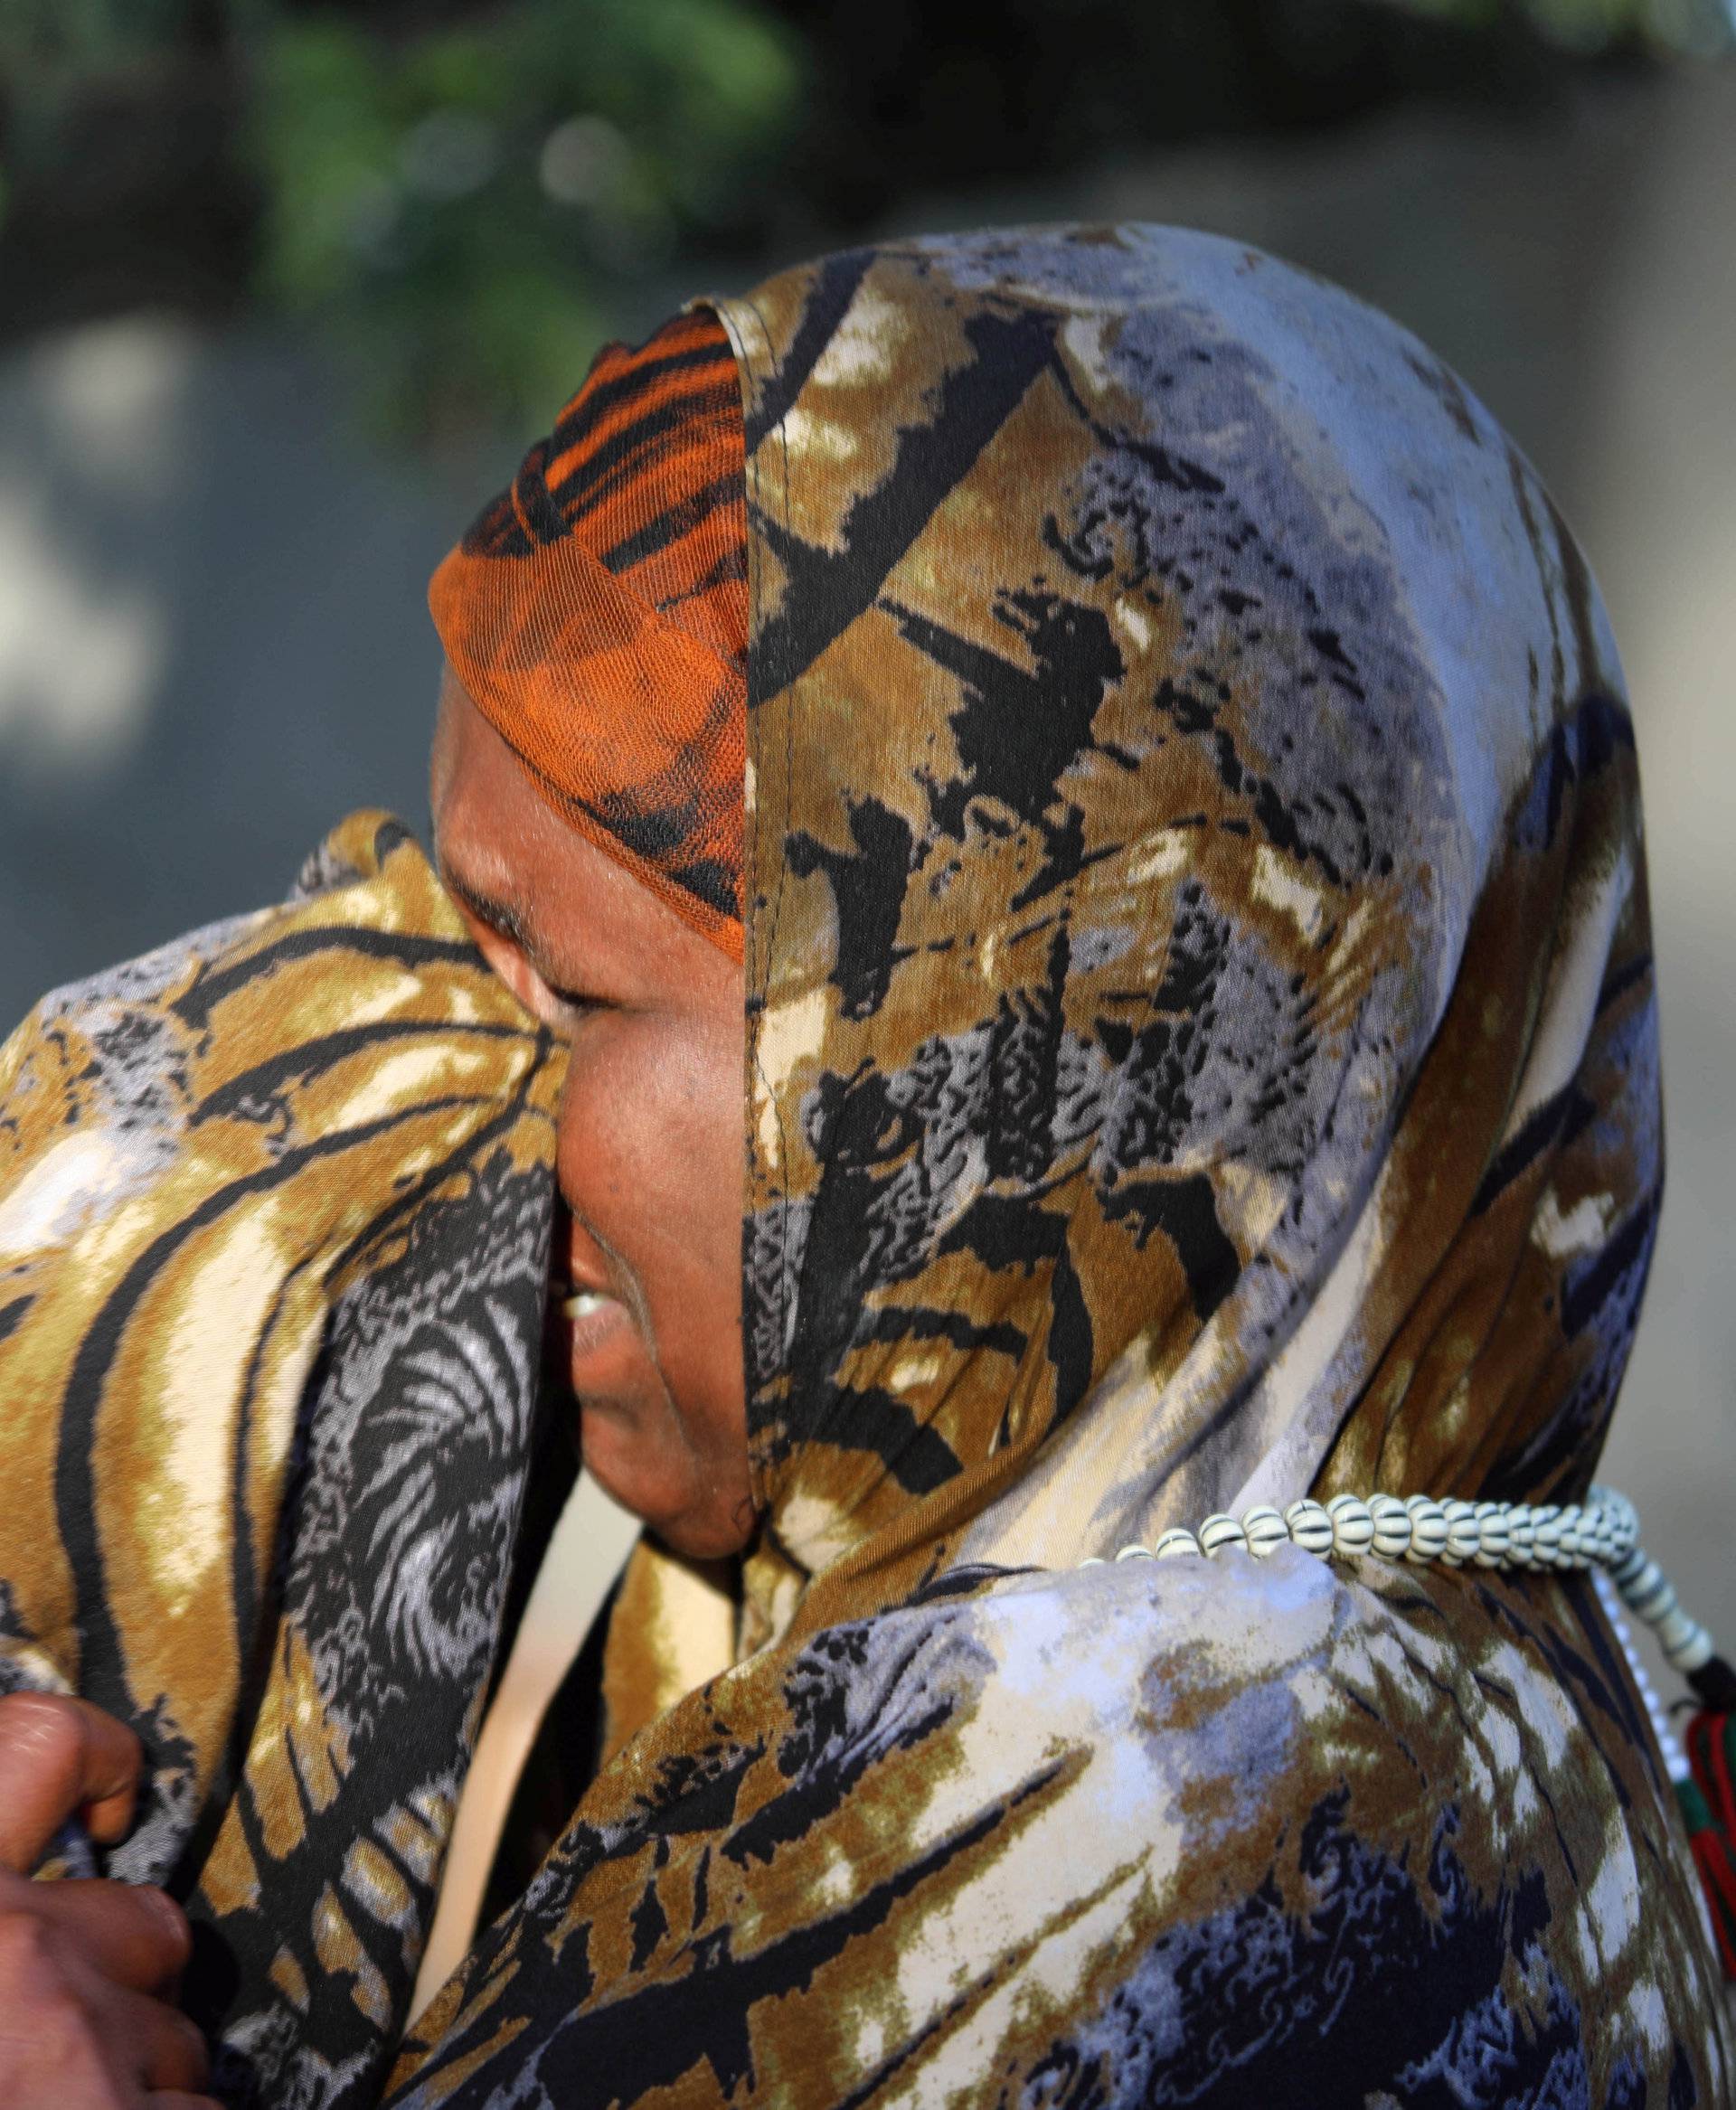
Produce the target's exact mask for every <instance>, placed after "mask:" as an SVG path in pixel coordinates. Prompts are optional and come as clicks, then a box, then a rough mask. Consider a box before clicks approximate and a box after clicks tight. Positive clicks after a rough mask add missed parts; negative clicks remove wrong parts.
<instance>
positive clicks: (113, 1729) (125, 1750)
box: [0, 1692, 142, 1876]
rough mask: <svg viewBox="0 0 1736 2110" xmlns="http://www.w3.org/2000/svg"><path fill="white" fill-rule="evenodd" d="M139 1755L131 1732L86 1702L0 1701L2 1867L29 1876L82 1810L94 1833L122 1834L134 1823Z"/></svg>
mask: <svg viewBox="0 0 1736 2110" xmlns="http://www.w3.org/2000/svg"><path fill="white" fill-rule="evenodd" d="M141 1757H142V1754H141V1752H140V1750H139V1745H138V1738H137V1737H136V1736H134V1734H133V1732H132V1731H131V1729H127V1727H126V1725H125V1724H124V1723H121V1722H118V1721H117V1720H116V1719H114V1717H113V1716H112V1715H109V1714H104V1713H103V1712H102V1710H101V1709H100V1708H96V1707H92V1706H91V1705H90V1701H89V1700H68V1699H62V1698H61V1697H60V1696H58V1695H56V1694H53V1693H48V1692H13V1693H9V1694H7V1695H6V1697H5V1699H0V1868H3V1869H10V1870H13V1872H14V1874H16V1875H21V1876H27V1875H29V1874H30V1872H31V1870H33V1868H34V1867H35V1866H36V1864H37V1862H38V1861H39V1860H42V1855H43V1854H44V1853H45V1852H46V1851H47V1850H48V1846H49V1843H50V1842H51V1841H52V1839H53V1837H54V1834H55V1833H56V1832H58V1831H59V1830H60V1828H61V1825H62V1824H64V1823H65V1822H66V1821H67V1819H68V1818H69V1817H71V1816H72V1815H73V1814H74V1813H76V1812H78V1811H83V1813H84V1816H85V1822H86V1823H88V1824H89V1826H90V1831H91V1833H92V1834H93V1836H94V1837H96V1838H98V1839H102V1840H111V1839H118V1838H119V1837H120V1836H121V1835H122V1833H123V1832H125V1831H126V1829H127V1825H128V1823H130V1822H131V1821H132V1814H133V1800H134V1795H135V1794H136V1791H137V1783H138V1769H139V1765H140V1761H141Z"/></svg>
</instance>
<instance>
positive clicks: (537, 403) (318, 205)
mask: <svg viewBox="0 0 1736 2110" xmlns="http://www.w3.org/2000/svg"><path fill="white" fill-rule="evenodd" d="M250 68H251V71H252V76H253V83H254V92H253V94H252V95H251V97H250V102H249V114H248V125H247V135H246V137H247V140H248V144H249V148H250V158H251V160H252V163H253V165H254V166H255V167H256V168H257V169H258V170H259V172H260V174H261V176H262V179H263V189H264V217H263V222H262V229H261V232H262V243H261V249H260V259H259V261H260V272H261V283H262V286H263V288H264V290H265V291H266V292H267V294H268V295H269V297H272V298H274V299H275V300H277V301H278V302H279V303H281V304H282V305H284V306H288V307H289V308H291V309H293V310H296V311H300V312H308V311H312V312H316V313H318V314H320V315H322V316H327V317H329V318H331V319H332V320H333V321H334V322H335V324H336V325H338V326H339V328H340V329H341V330H342V332H343V333H344V336H345V338H346V339H347V340H348V341H349V342H350V343H351V344H353V345H354V348H355V350H356V351H357V353H359V354H360V362H359V363H360V366H361V370H362V371H363V372H365V373H368V374H373V375H375V376H377V377H380V379H379V384H378V385H376V387H375V388H374V391H373V395H374V400H375V403H376V407H377V408H378V410H380V412H381V413H382V416H383V417H385V418H386V419H387V420H388V421H389V422H391V423H392V425H394V426H396V427H398V428H399V429H414V430H420V429H428V428H429V427H430V426H432V427H433V428H435V429H439V428H440V427H442V426H446V425H451V424H457V425H458V426H465V425H468V424H470V423H473V422H475V420H476V419H477V417H478V416H484V417H487V418H489V419H499V418H503V417H504V418H506V419H511V420H512V421H514V422H519V421H522V419H523V418H524V416H525V415H533V414H542V415H546V414H547V412H548V410H549V409H550V408H551V406H552V404H553V403H554V402H556V401H558V400H560V398H561V396H562V395H564V394H567V393H570V392H571V390H572V388H573V387H574V386H575V385H576V383H577V381H578V379H579V373H580V367H581V362H582V357H583V356H585V355H588V353H589V351H590V348H591V347H592V346H594V345H595V344H596V343H597V341H598V339H599V336H601V335H602V334H603V333H604V331H605V330H606V328H607V327H608V326H609V325H610V322H611V319H612V317H613V316H614V314H615V313H616V312H617V311H618V307H619V306H620V304H621V297H622V295H623V293H624V291H625V290H626V289H627V287H630V286H631V284H632V282H633V281H635V280H636V279H638V278H644V277H645V276H646V275H647V274H650V273H656V272H658V271H662V270H665V269H666V268H668V267H669V265H670V264H671V262H672V261H673V260H674V259H675V257H676V256H677V255H678V254H680V253H682V252H684V251H688V250H692V249H693V248H694V247H697V246H705V245H708V243H715V242H718V241H725V240H728V239H729V238H730V237H731V235H732V234H735V233H737V232H738V231H740V229H741V225H742V223H743V219H744V216H746V217H747V219H748V223H749V224H751V215H752V208H753V205H754V203H755V202H756V193H757V192H759V191H760V189H761V188H762V187H763V186H764V185H765V184H767V183H769V181H770V180H771V179H772V177H773V174H774V172H775V170H776V168H777V165H778V160H779V157H780V155H781V154H782V152H783V151H784V149H785V147H786V146H787V143H788V136H789V132H790V129H791V126H792V121H793V118H794V115H795V112H796V107H797V94H798V90H799V87H800V82H801V64H800V49H799V45H798V44H797V40H796V39H795V38H794V37H793V36H792V35H791V34H790V33H788V31H787V30H785V29H784V28H783V27H782V25H781V24H778V23H776V22H775V21H773V20H772V19H770V18H769V17H767V16H765V15H763V14H760V13H758V12H756V11H755V10H754V9H753V8H752V7H750V6H749V5H743V4H742V0H660V4H659V5H632V4H630V0H629V4H627V5H621V4H620V0H569V4H566V5H560V6H550V5H542V4H538V0H519V4H518V5H511V6H504V7H497V8H495V9H493V10H491V11H490V13H489V14H488V15H487V16H486V19H482V20H476V21H460V22H458V23H455V24H450V25H448V26H443V27H439V28H436V29H431V30H429V31H426V32H425V33H422V34H420V35H418V36H415V37H412V38H392V37H390V36H387V35H383V34H382V33H380V32H379V31H378V30H376V29H374V28H373V27H371V26H366V25H364V24H363V23H361V22H359V21H356V20H354V19H351V20H345V19H343V18H339V17H333V16H322V15H308V16H295V15H285V16H280V17H278V19H277V20H275V21H273V22H272V23H270V24H269V26H268V27H267V28H266V29H265V30H264V31H263V32H262V33H260V34H259V36H258V37H257V39H256V41H255V42H254V44H253V47H252V51H251V53H250ZM575 347H579V348H580V351H579V352H578V353H576V352H575Z"/></svg>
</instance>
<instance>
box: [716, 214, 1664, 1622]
mask: <svg viewBox="0 0 1736 2110" xmlns="http://www.w3.org/2000/svg"><path fill="white" fill-rule="evenodd" d="M721 312H722V315H723V318H724V320H725V322H726V324H727V325H728V326H729V328H730V330H731V334H732V336H733V338H734V341H735V344H736V346H737V351H738V355H739V357H740V360H741V367H742V372H743V376H744V383H743V385H744V387H745V390H746V393H747V403H748V412H747V435H748V442H749V447H750V454H749V465H748V489H749V519H750V528H751V532H752V537H753V565H754V577H755V581H756V594H755V606H754V632H753V642H752V651H751V655H750V703H751V706H752V709H751V714H750V765H751V768H750V787H751V801H752V803H751V811H750V827H749V843H750V857H749V867H750V869H749V891H750V915H749V925H748V947H747V961H748V975H749V1011H750V1062H749V1076H750V1107H749V1116H748V1135H749V1147H750V1196H749V1228H748V1258H747V1283H748V1297H747V1308H748V1338H749V1344H750V1350H749V1352H750V1416H751V1420H752V1429H753V1441H754V1455H755V1464H756V1469H757V1472H758V1474H759V1478H760V1492H761V1494H762V1498H763V1500H764V1502H765V1504H766V1507H767V1512H768V1515H769V1530H768V1532H767V1535H766V1540H765V1543H764V1546H763V1547H762V1549H761V1551H760V1555H759V1557H758V1558H757V1559H756V1560H755V1562H754V1563H752V1564H751V1567H750V1578H751V1585H750V1595H751V1596H752V1597H753V1606H752V1607H751V1611H750V1634H752V1635H755V1636H760V1635H762V1634H766V1633H773V1632H778V1631H782V1630H783V1628H784V1626H785V1624H786V1622H787V1621H788V1619H789V1618H790V1617H791V1616H792V1615H793V1607H794V1606H795V1605H796V1603H797V1600H798V1599H799V1598H801V1597H803V1595H804V1593H806V1595H807V1605H806V1607H805V1609H804V1612H803V1614H802V1624H803V1625H804V1627H805V1628H808V1627H811V1626H812V1625H814V1624H815V1623H816V1622H819V1621H821V1620H823V1619H825V1618H830V1617H835V1616H836V1615H838V1614H839V1613H840V1612H841V1611H844V1610H846V1609H848V1610H857V1609H861V1608H864V1607H865V1606H868V1605H871V1604H873V1603H874V1602H884V1601H886V1600H887V1599H888V1598H889V1597H895V1596H897V1595H898V1594H900V1593H901V1591H903V1590H905V1589H907V1588H909V1587H912V1586H913V1585H914V1584H915V1583H917V1582H918V1581H920V1578H922V1577H923V1576H925V1575H927V1574H929V1573H930V1572H933V1571H935V1570H936V1569H938V1568H943V1567H946V1566H948V1565H949V1564H951V1563H953V1562H955V1561H957V1560H958V1559H973V1560H980V1559H996V1560H1007V1561H1013V1562H1019V1561H1025V1560H1037V1561H1042V1562H1045V1563H1047V1562H1052V1561H1056V1560H1068V1559H1076V1558H1078V1557H1079V1556H1080V1554H1084V1553H1090V1552H1097V1553H1101V1552H1104V1551H1106V1550H1114V1548H1115V1547H1116V1546H1117V1545H1118V1544H1121V1543H1123V1542H1125V1541H1126V1540H1129V1539H1132V1538H1135V1537H1137V1536H1139V1535H1141V1534H1145V1535H1146V1536H1147V1539H1149V1537H1150V1536H1152V1535H1155V1534H1156V1531H1158V1530H1159V1529H1160V1528H1162V1527H1164V1526H1166V1525H1168V1524H1171V1523H1176V1522H1184V1521H1187V1520H1188V1519H1190V1518H1198V1517H1200V1516H1203V1515H1204V1514H1206V1513H1208V1512H1212V1511H1213V1510H1217V1509H1220V1508H1239V1507H1241V1506H1242V1505H1243V1504H1245V1503H1247V1502H1251V1501H1255V1500H1262V1499H1275V1500H1278V1501H1279V1502H1284V1501H1288V1500H1289V1499H1292V1498H1293V1497H1294V1496H1296V1495H1297V1494H1299V1493H1303V1492H1305V1491H1306V1490H1307V1489H1309V1488H1311V1487H1314V1488H1318V1489H1322V1490H1326V1491H1334V1490H1337V1489H1340V1488H1346V1487H1360V1488H1363V1489H1372V1488H1376V1487H1384V1488H1393V1489H1397V1490H1399V1491H1400V1492H1409V1491H1413V1490H1418V1489H1424V1490H1428V1491H1429V1492H1432V1493H1437V1494H1441V1495H1445V1494H1449V1493H1451V1494H1479V1495H1489V1496H1503V1497H1509V1498H1521V1497H1531V1498H1533V1499H1545V1498H1556V1499H1567V1498H1571V1496H1573V1495H1576V1494H1578V1493H1580V1492H1581V1491H1582V1490H1583V1488H1584V1486H1585V1484H1586V1482H1587V1480H1588V1478H1589V1476H1590V1471H1591V1467H1592V1465H1593V1462H1594V1460H1595V1458H1596V1456H1597V1453H1598V1449H1599V1445H1600V1443H1601V1440H1602V1435H1603V1430H1604V1427H1605V1424H1606V1421H1607V1418H1608V1416H1609V1410H1610V1408H1611V1406H1612V1404H1613V1401H1614V1398H1615V1390H1616V1386H1617V1383H1618V1380H1619V1377H1620V1373H1621V1370H1622V1367H1623V1364H1624V1362H1625V1361H1626V1357H1627V1353H1628V1343H1629V1341H1630V1339H1631V1334H1632V1329H1633V1323H1634V1315H1635V1312H1636V1309H1637V1303H1638V1298H1639V1294H1640V1289H1641V1286H1642V1285H1643V1282H1644V1278H1645V1273H1646V1261H1647V1258H1648V1257H1649V1254H1650V1251H1651V1246H1652V1239H1653V1229H1654V1224H1655V1220H1656V1205H1657V1196H1658V1188H1659V1180H1660V1162H1659V1116H1658V1096H1657V1091H1658V1088H1657V1067H1656V1043H1655V1031H1654V1010H1653V996H1652V980H1651V966H1650V957H1651V956H1650V947H1649V936H1648V930H1647V923H1646V883H1645V874H1644V867H1643V863H1642V860H1641V856H1640V851H1639V833H1638V806H1637V787H1636V780H1635V776H1634V764H1633V743H1632V736H1631V732H1630V730H1629V725H1628V714H1627V710H1626V707H1625V704H1624V702H1623V701H1622V684H1621V675H1620V670H1619V666H1618V661H1617V658H1616V654H1615V649H1614V646H1613V644H1612V642H1611V639H1610V636H1609V628H1608V626H1607V623H1606V620H1605V617H1604V614H1603V610H1602V608H1601V605H1600V603H1599V600H1598V598H1597V595H1596V591H1595V589H1594V588H1593V587H1592V585H1591V583H1590V579H1589V578H1588V576H1587V574H1586V571H1585V568H1584V564H1583V560H1582V559H1581V558H1580V554H1579V551H1578V550H1577V548H1576V546H1575V545H1574V543H1573V542H1572V540H1571V536H1570V535H1569V534H1568V533H1567V532H1566V531H1565V529H1564V528H1563V527H1562V525H1561V522H1560V519H1559V517H1558V516H1557V514H1556V513H1555V511H1554V508H1553V506H1552V504H1551V502H1550V500H1549V497H1548V495H1547V494H1546V493H1545V491H1544V490H1543V487H1542V485H1540V483H1539V482H1538V480H1537V478H1536V476H1535V475H1534V473H1533V471H1532V470H1531V468H1530V467H1529V466H1528V465H1527V464H1526V463H1524V460H1523V459H1522V458H1521V457H1519V456H1518V455H1517V453H1516V452H1515V451H1514V448H1513V447H1512V446H1511V444H1510V442H1509V441H1508V440H1507V439H1506V438H1505V436H1504V435H1503V434H1502V433H1501V432H1500V431H1499V430H1498V429H1497V428H1496V427H1495V425H1494V423H1493V422H1492V420H1491V419H1489V418H1488V417H1487V415H1486V412H1484V411H1483V410H1482V409H1481V408H1480V407H1479V406H1478V405H1477V403H1476V402H1475V401H1474V400H1472V399H1471V398H1470V397H1469V396H1468V395H1467V393H1466V392H1465V391H1464V390H1463V388H1462V387H1461V386H1460V384H1459V383H1458V381H1456V380H1455V379H1454V378H1453V376H1451V375H1450V374H1449V373H1448V372H1447V371H1446V369H1445V368H1443V367H1442V366H1441V365H1440V363H1439V361H1437V360H1435V359H1434V358H1433V357H1432V356H1431V355H1430V354H1429V353H1427V352H1426V351H1425V350H1424V349H1423V348H1422V347H1421V346H1420V345H1419V344H1416V343H1415V342H1414V341H1413V340H1411V338H1409V337H1407V336H1406V335H1405V334H1403V333H1402V332H1401V331H1400V330H1399V329H1397V328H1395V327H1394V326H1392V325H1390V324H1388V323H1387V322H1385V321H1384V320H1383V319H1382V318H1381V317H1379V316H1374V315H1373V314H1372V313H1371V312H1370V311H1369V310H1367V309H1366V308H1363V307H1362V306H1359V305H1358V304H1357V303H1356V302H1354V301H1353V300H1351V299H1349V298H1347V297H1344V296H1342V295H1339V294H1337V293H1335V292H1333V291H1332V290H1330V289H1328V288H1326V287H1323V286H1321V285H1320V284H1318V283H1317V282H1316V281H1314V280H1312V279H1309V278H1305V277H1303V276H1301V275H1299V274H1297V273H1295V272H1292V271H1289V270H1288V269H1285V268H1282V267H1281V266H1278V265H1275V264H1273V263H1271V262H1270V261H1269V260H1268V259H1263V258H1261V257H1259V256H1258V255H1255V254H1252V253H1250V252H1247V251H1245V250H1240V249H1237V248H1234V247H1232V246H1230V245H1227V244H1224V243H1222V242H1219V241H1215V240H1208V239H1205V238H1202V237H1193V236H1187V235H1184V234H1179V233H1175V232H1158V231H1119V232H1109V231H1103V232H1093V231H1073V232H1063V233H1059V234H1054V235H1047V234H1039V235H1035V236H1014V237H1000V236H985V237H977V238H972V239H968V240H948V241H939V242H932V243H916V244H912V245H909V246H903V247H894V248H892V249H890V250H875V251H859V252H855V253H853V254H850V255H846V256H842V257H837V258H833V259H828V260H826V262H825V263H823V264H821V265H818V266H816V267H815V268H812V269H810V270H807V271H805V272H797V273H793V274H790V275H788V276H786V277H784V278H779V279H777V280H775V281H773V283H772V284H771V285H770V286H769V287H764V288H762V289H760V292H759V293H757V294H756V295H755V296H754V297H752V298H751V299H749V300H742V301H737V302H732V303H725V304H723V306H722V311H721Z"/></svg>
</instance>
